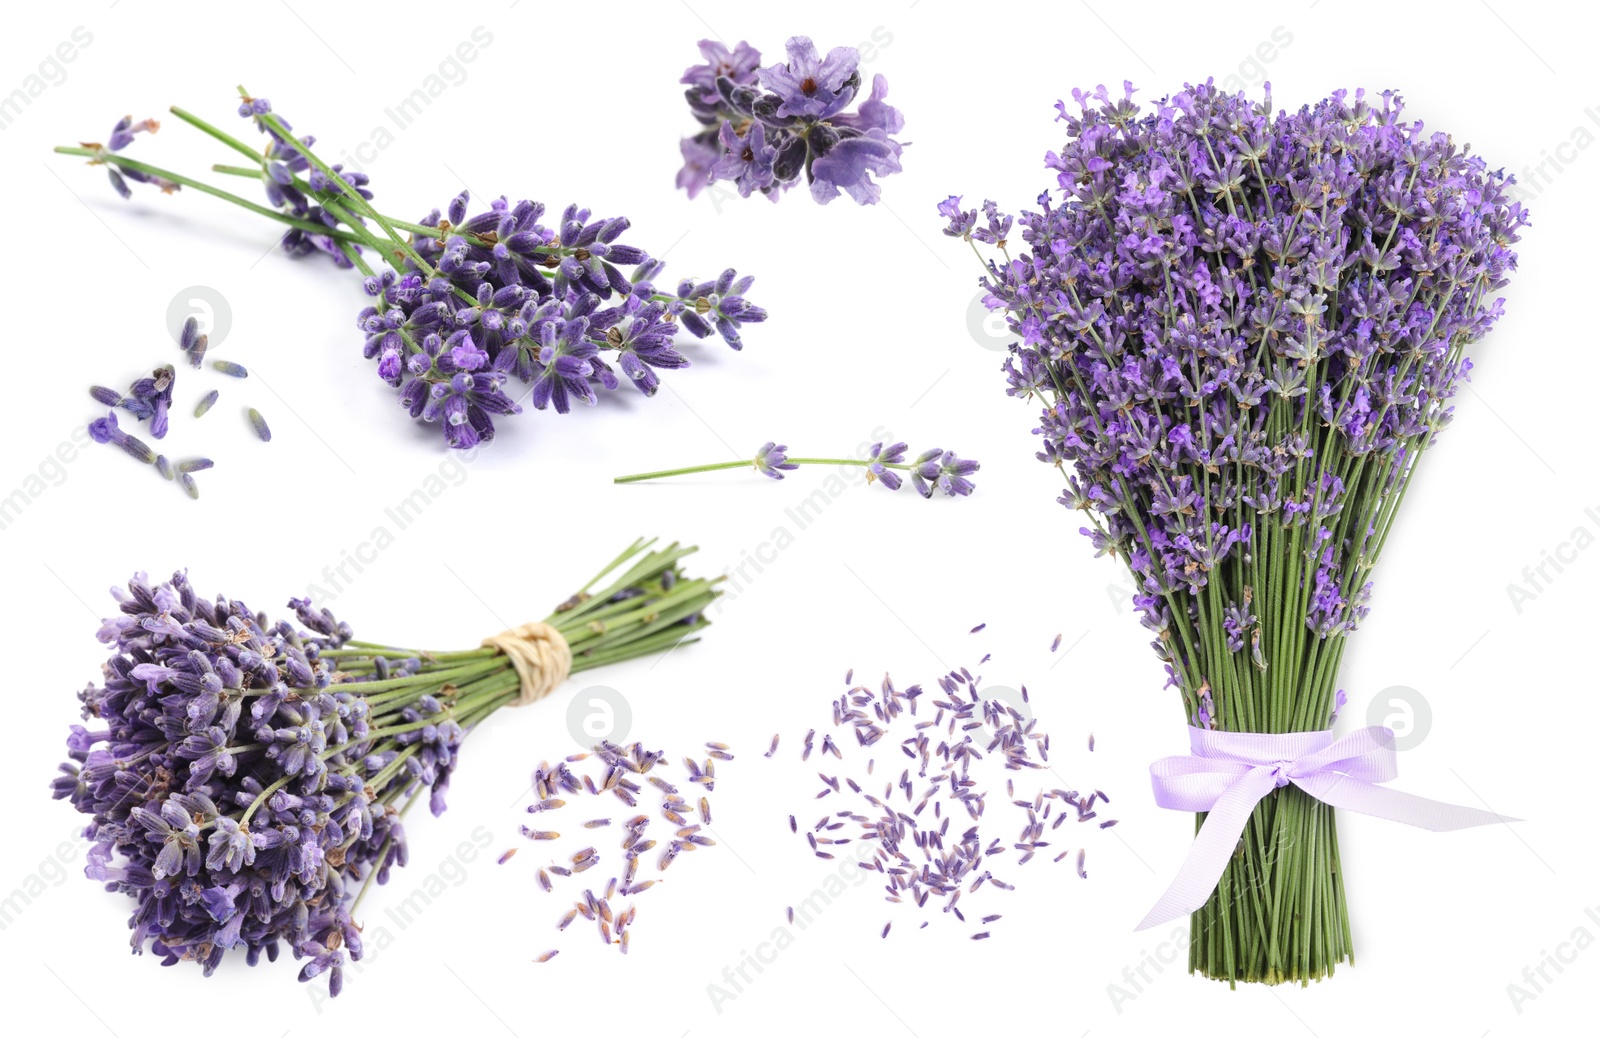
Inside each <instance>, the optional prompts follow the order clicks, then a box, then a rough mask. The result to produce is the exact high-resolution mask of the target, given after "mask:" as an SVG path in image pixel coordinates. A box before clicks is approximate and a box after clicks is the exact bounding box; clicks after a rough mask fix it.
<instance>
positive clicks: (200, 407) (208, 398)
mask: <svg viewBox="0 0 1600 1038" xmlns="http://www.w3.org/2000/svg"><path fill="white" fill-rule="evenodd" d="M221 395H222V394H221V392H220V391H219V390H215V389H213V390H212V391H211V392H209V393H207V394H206V395H205V396H203V397H201V398H200V402H199V403H197V404H195V405H194V416H195V417H196V418H199V417H200V416H201V415H203V414H205V413H206V412H207V411H209V410H211V405H212V404H214V403H216V402H217V397H219V396H221Z"/></svg>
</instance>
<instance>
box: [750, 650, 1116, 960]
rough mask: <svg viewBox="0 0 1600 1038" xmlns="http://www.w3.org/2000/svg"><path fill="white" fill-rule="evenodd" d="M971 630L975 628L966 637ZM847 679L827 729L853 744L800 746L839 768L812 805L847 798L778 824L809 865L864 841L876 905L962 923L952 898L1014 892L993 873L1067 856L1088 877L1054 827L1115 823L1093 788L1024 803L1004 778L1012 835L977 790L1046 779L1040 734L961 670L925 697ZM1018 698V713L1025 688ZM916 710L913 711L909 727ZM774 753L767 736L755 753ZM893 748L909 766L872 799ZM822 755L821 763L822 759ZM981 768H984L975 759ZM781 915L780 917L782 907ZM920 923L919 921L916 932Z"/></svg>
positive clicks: (1058, 791) (989, 918)
mask: <svg viewBox="0 0 1600 1038" xmlns="http://www.w3.org/2000/svg"><path fill="white" fill-rule="evenodd" d="M981 629H982V626H981V625H980V626H979V627H978V628H975V629H974V633H976V632H977V631H978V630H981ZM988 658H989V657H987V656H985V657H984V660H985V661H987V660H988ZM854 673H855V672H854V671H853V670H852V671H850V672H849V673H847V674H846V675H845V684H846V685H849V686H850V687H849V689H848V691H846V692H845V693H844V694H843V695H841V696H840V697H839V698H838V699H836V700H834V701H833V725H834V727H835V728H847V729H849V732H850V735H851V736H853V740H852V739H851V738H845V737H841V738H840V739H837V740H836V739H835V738H834V736H833V735H832V734H829V733H824V734H823V736H822V741H821V744H820V745H818V743H817V740H816V735H817V733H816V731H815V730H814V729H813V730H812V731H808V732H807V733H806V735H805V739H804V742H803V745H802V747H801V750H800V759H801V760H810V758H811V755H812V753H813V752H816V753H817V755H818V758H819V760H822V761H823V762H824V763H825V764H833V763H834V761H838V762H841V763H840V764H838V765H834V767H832V768H830V769H829V771H832V772H834V774H830V773H829V772H828V771H822V772H818V773H817V777H818V778H819V779H820V780H821V783H822V786H821V789H820V790H819V791H818V793H817V795H816V799H818V800H826V801H828V803H829V804H830V805H834V804H837V803H838V801H839V800H841V799H849V800H854V801H856V802H855V803H852V804H851V805H850V806H847V807H843V808H841V809H838V810H834V811H831V812H828V813H826V814H824V815H822V816H821V817H820V818H818V819H817V820H816V821H815V822H814V823H812V824H811V825H810V826H809V827H807V828H803V829H802V828H801V826H800V825H799V823H798V822H797V820H796V818H795V816H794V815H790V816H789V819H788V825H789V829H790V831H791V832H793V833H795V834H797V835H803V836H804V837H805V840H806V843H807V844H808V845H809V846H810V849H811V852H812V853H813V854H814V855H815V856H816V857H818V858H823V859H828V860H832V859H833V858H834V856H835V852H839V853H844V852H843V849H842V845H846V844H850V843H852V842H855V843H858V844H860V843H865V844H867V845H868V846H867V847H858V848H855V849H854V850H855V855H854V856H855V857H856V858H857V859H858V862H857V864H858V865H859V867H860V868H863V869H866V870H868V871H876V872H879V873H881V874H882V876H883V879H884V891H885V897H884V900H886V901H889V902H891V903H893V904H906V903H910V904H913V905H915V906H916V907H917V908H919V909H920V908H926V907H927V906H928V904H929V903H930V901H932V902H933V903H935V904H936V905H938V906H939V907H940V908H941V909H942V910H943V912H944V913H946V914H949V915H951V916H953V917H954V918H955V919H957V920H959V921H960V922H961V923H963V924H965V923H966V922H967V917H966V915H965V914H964V913H963V911H962V908H961V905H960V901H961V899H962V896H963V895H967V896H968V905H969V907H970V904H971V901H972V900H975V899H979V898H985V897H988V896H989V895H984V894H979V893H978V891H979V889H980V888H984V887H987V888H988V889H989V890H992V891H994V890H998V891H1011V890H1014V889H1015V887H1014V886H1013V885H1012V883H1010V882H1008V881H1007V879H1006V878H1003V877H1007V876H1009V877H1011V878H1012V879H1015V878H1016V870H1017V869H1019V868H1020V867H1021V866H1023V865H1025V864H1027V863H1028V862H1029V861H1032V860H1033V858H1034V857H1035V856H1036V855H1041V854H1050V855H1052V860H1053V861H1056V862H1061V861H1064V860H1066V859H1068V858H1069V857H1072V858H1073V859H1074V866H1075V868H1076V871H1077V874H1078V876H1079V877H1080V878H1083V879H1087V878H1088V872H1087V870H1086V868H1085V859H1086V857H1087V853H1086V850H1085V848H1083V847H1082V846H1079V847H1078V848H1077V850H1076V854H1074V852H1073V850H1072V849H1071V848H1068V847H1066V845H1065V842H1064V837H1065V834H1061V833H1059V832H1058V831H1059V830H1060V829H1061V827H1062V824H1063V823H1065V822H1067V821H1069V820H1070V821H1072V822H1073V823H1074V824H1075V825H1076V824H1079V823H1091V824H1094V825H1095V826H1096V827H1097V828H1099V829H1106V828H1110V827H1111V826H1113V825H1116V820H1115V819H1109V818H1104V817H1102V816H1101V814H1100V812H1099V811H1098V810H1097V807H1098V806H1099V805H1103V804H1109V803H1110V802H1111V799H1110V798H1109V797H1107V796H1106V795H1105V794H1104V793H1102V792H1101V791H1100V790H1098V789H1096V790H1094V791H1092V792H1090V793H1088V794H1080V793H1079V792H1078V791H1077V790H1073V789H1065V788H1060V787H1051V786H1048V785H1046V784H1043V783H1041V785H1040V786H1039V788H1038V789H1036V790H1035V791H1034V792H1033V794H1032V795H1031V796H1028V795H1025V794H1024V795H1019V794H1018V791H1017V785H1018V783H1017V781H1016V780H1015V779H1013V778H1011V777H1007V778H1006V779H1005V799H1006V800H1007V801H1009V802H1010V807H1011V808H1013V809H1014V810H1015V812H1016V813H1019V814H1020V815H1021V819H1020V822H1021V828H1020V831H1019V830H1017V829H1014V828H1012V827H1011V824H1008V823H1007V822H1004V821H1002V820H1001V819H1000V818H998V817H997V815H999V814H1000V812H998V811H995V810H993V808H992V804H993V801H992V800H991V798H990V793H989V790H988V789H987V788H984V787H983V786H981V785H980V782H981V781H983V780H986V779H988V778H989V776H988V775H984V774H981V773H982V772H985V771H994V773H995V775H994V777H995V778H996V779H997V778H998V776H999V774H1000V770H999V769H1002V768H1003V769H1004V770H1005V771H1045V770H1048V771H1049V772H1050V773H1051V774H1055V771H1054V768H1052V767H1051V765H1050V756H1049V754H1050V736H1049V735H1047V734H1044V733H1043V732H1039V731H1037V730H1036V725H1037V722H1036V721H1034V720H1032V719H1031V718H1028V717H1026V716H1025V715H1024V713H1023V711H1022V710H1019V709H1018V708H1017V707H1016V706H1013V705H1011V704H1010V703H1007V702H1005V701H1003V700H1002V699H1000V698H991V697H986V696H985V695H984V694H983V693H982V692H980V691H979V687H978V686H979V682H980V680H981V678H980V677H974V676H973V675H972V673H971V672H969V671H968V670H967V669H966V668H965V667H963V668H961V669H960V670H959V671H955V672H952V673H950V674H947V675H945V676H944V677H941V678H940V679H939V682H938V685H939V693H938V694H937V695H934V696H929V695H927V693H926V692H925V691H924V689H923V688H922V686H920V685H912V686H911V687H909V688H906V689H904V690H901V689H897V688H896V687H895V686H894V682H893V681H892V680H891V679H890V678H889V677H888V676H887V675H885V676H884V679H883V683H882V685H881V686H880V688H879V691H878V692H877V693H876V694H874V693H873V692H871V691H870V690H868V689H867V688H866V687H864V686H862V685H856V684H852V683H851V679H852V678H853V677H854ZM1020 698H1021V703H1022V706H1023V707H1024V709H1025V708H1026V705H1027V702H1028V690H1027V687H1026V686H1023V687H1022V689H1021V693H1020ZM919 702H920V703H922V705H923V707H924V709H923V713H922V719H920V720H918V719H917V717H918V713H917V710H918V704H919ZM929 706H931V707H932V708H933V715H932V716H931V717H929V716H928V711H927V707H929ZM902 718H904V719H905V720H902ZM897 722H899V726H900V727H899V731H900V732H905V731H906V730H907V723H908V722H909V728H910V734H908V735H905V736H904V737H903V738H900V739H898V740H896V739H894V738H893V734H898V733H896V732H895V728H896V723H897ZM852 741H853V742H854V747H853V748H852V750H851V759H850V760H848V761H846V759H845V753H844V750H843V748H842V747H841V743H843V744H846V745H848V744H849V743H851V742H852ZM777 746H778V736H776V735H774V736H773V738H772V748H771V749H770V750H769V751H768V752H767V754H766V756H771V755H772V754H773V753H774V752H775V751H776V750H777ZM1091 748H1092V747H1091ZM896 749H898V751H899V754H901V755H904V756H905V757H907V758H909V759H910V761H911V763H910V765H909V766H904V767H902V770H901V771H900V774H899V775H898V777H895V776H893V775H892V772H891V774H890V776H889V777H888V778H887V779H886V781H884V783H883V789H882V792H881V794H879V793H877V792H875V790H876V782H877V779H876V778H874V777H873V776H874V771H875V768H876V759H877V757H878V756H884V757H886V758H892V759H893V760H894V761H898V760H899V757H898V756H897V755H896V754H895V750H896ZM829 756H831V757H832V758H833V761H829V760H827V758H828V757H829ZM985 760H987V761H988V762H989V763H988V764H984V763H982V762H984V761H985ZM892 766H893V765H891V767H892ZM840 771H844V772H847V773H845V774H840V773H839V772H840ZM1002 832H1004V833H1006V834H1007V835H1004V836H1003V835H1000V834H1001V833H1002ZM1013 833H1014V834H1015V835H1014V836H1013V835H1010V834H1013ZM1058 848H1060V849H1059V850H1058ZM1008 855H1012V856H1011V857H1007V856H1008ZM973 895H976V898H974V897H973ZM788 911H789V914H790V918H791V919H792V918H793V912H794V910H793V909H792V908H791V909H789V910H788ZM1000 918H1001V915H1000V913H999V912H994V911H985V912H984V913H983V914H982V915H981V917H980V921H979V922H978V923H977V924H976V925H975V926H973V929H974V930H975V931H976V932H974V933H973V934H971V939H972V940H975V941H977V940H985V939H987V938H988V937H989V936H990V929H989V926H990V924H991V923H995V922H997V921H999V920H1000ZM891 925H892V924H890V923H885V924H884V927H883V930H882V932H881V933H880V936H881V937H888V936H889V930H890V926H891ZM927 925H928V924H927V922H923V923H922V926H921V927H919V928H918V929H921V928H923V927H926V926H927Z"/></svg>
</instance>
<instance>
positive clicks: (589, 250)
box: [56, 87, 767, 449]
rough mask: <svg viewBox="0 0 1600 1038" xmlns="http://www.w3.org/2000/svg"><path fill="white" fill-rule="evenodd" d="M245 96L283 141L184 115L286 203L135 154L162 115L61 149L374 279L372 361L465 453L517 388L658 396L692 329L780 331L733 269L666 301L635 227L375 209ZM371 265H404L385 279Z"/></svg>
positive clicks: (532, 209) (561, 406)
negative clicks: (238, 212) (273, 227)
mask: <svg viewBox="0 0 1600 1038" xmlns="http://www.w3.org/2000/svg"><path fill="white" fill-rule="evenodd" d="M239 93H240V95H241V96H242V97H243V101H242V102H241V103H240V105H239V115H240V116H241V117H243V118H245V119H248V120H249V121H250V122H251V123H252V124H253V125H254V126H255V128H256V129H257V130H258V131H260V132H261V133H262V134H264V135H265V136H266V137H267V142H268V143H267V147H266V148H265V150H264V151H263V150H261V149H257V148H254V147H251V146H250V145H248V144H246V143H244V142H243V141H241V140H239V139H238V138H236V137H234V136H233V135H232V134H229V133H227V132H226V131H224V130H222V129H220V128H219V127H217V126H214V125H212V124H211V123H209V122H206V121H205V120H204V119H201V118H200V117H199V116H196V115H194V114H192V113H190V112H187V111H185V110H183V109H182V108H177V107H174V108H172V110H171V111H172V114H173V115H174V116H176V117H177V118H179V119H181V120H182V121H184V122H186V123H188V124H189V125H191V126H193V127H195V128H196V129H198V130H200V131H202V132H204V133H206V134H207V135H209V136H210V137H212V138H214V139H215V140H217V141H219V142H221V143H222V144H224V145H226V146H227V147H229V148H231V149H233V150H234V151H235V152H237V153H238V154H240V155H242V156H244V158H245V159H246V160H248V162H249V165H245V166H229V165H221V164H219V165H216V166H213V167H212V169H213V171H215V172H217V173H221V174H225V175H232V176H239V177H245V178H249V179H253V180H258V181H260V182H261V184H262V186H263V188H264V190H265V192H266V196H267V200H268V202H270V203H271V205H270V207H269V206H263V205H260V204H258V203H255V202H251V201H249V200H247V199H244V198H241V197H239V196H238V195H235V194H232V193H231V192H228V191H225V190H223V189H222V188H219V187H217V186H215V185H212V184H208V183H204V182H202V181H199V180H195V179H193V178H190V177H186V176H183V175H181V174H178V173H174V172H172V171H170V170H166V169H162V168H160V167H157V166H153V165H150V164H149V163H145V162H141V161H139V160H137V159H133V158H130V157H128V156H127V155H125V154H123V151H124V149H125V148H127V147H128V145H130V144H131V143H133V141H134V140H135V139H136V135H137V134H140V133H147V132H154V131H155V130H157V129H158V125H159V124H157V123H156V122H155V120H153V119H146V120H143V121H141V122H138V123H135V122H134V121H133V120H132V119H131V118H124V119H122V120H120V121H119V122H118V123H117V124H116V125H115V126H114V127H113V128H112V132H111V137H110V138H109V140H108V142H107V143H104V144H100V143H85V144H81V145H79V146H76V147H59V148H57V149H56V151H57V152H58V153H60V154H63V155H80V156H84V157H86V158H88V159H89V162H90V164H91V165H103V166H105V167H106V168H107V171H108V173H109V175H110V178H111V183H112V186H113V187H115V189H116V190H117V192H118V193H119V194H121V195H122V196H123V197H125V198H126V197H129V196H130V195H131V189H130V188H129V186H128V182H129V181H133V182H135V183H141V184H150V185H153V186H155V187H158V188H160V189H161V190H162V191H163V192H166V193H168V194H170V193H173V192H175V191H178V190H180V189H182V188H185V187H187V188H190V189H193V190H196V191H201V192H203V193H205V194H208V195H211V196H213V197H215V198H220V199H222V200H223V201H226V202H231V203H233V204H234V205H237V206H240V207H242V208H244V209H247V210H249V211H251V212H253V213H256V214H258V215H261V216H264V217H266V218H268V219H270V220H273V221H275V222H277V223H279V224H281V225H284V226H285V227H286V228H287V229H286V230H285V231H284V235H283V241H282V244H283V248H284V249H285V250H287V251H288V252H289V253H290V254H292V255H295V256H308V255H323V256H327V257H328V258H330V259H331V260H332V261H333V262H334V263H335V264H336V265H337V266H341V267H353V268H355V269H356V270H359V271H360V272H361V273H362V274H363V275H365V277H366V281H365V285H366V291H367V294H368V295H370V296H373V297H375V298H376V299H377V302H376V303H375V304H374V305H371V306H368V307H366V308H364V309H363V310H362V311H361V312H360V313H359V314H358V315H357V317H356V323H357V325H358V327H360V329H361V331H362V333H363V335H364V336H365V341H364V346H363V354H364V356H366V357H367V358H368V359H369V360H375V361H377V373H378V377H379V378H381V379H383V380H384V381H385V382H387V383H388V384H389V385H391V386H393V387H394V388H396V389H398V390H399V391H400V401H399V402H400V404H401V406H402V407H404V408H405V409H406V410H407V411H408V412H409V413H410V415H411V417H413V418H420V419H422V420H423V421H424V422H429V423H434V422H436V423H438V424H439V425H440V427H441V428H442V429H443V431H444V435H445V439H446V441H447V442H448V443H449V445H450V446H451V447H457V448H462V449H465V448H469V447H474V446H476V445H477V444H479V443H484V442H487V441H489V440H491V439H493V437H494V431H495V430H494V418H495V417H496V416H502V415H508V414H517V413H520V412H521V410H522V407H521V404H520V403H519V402H518V401H517V400H514V399H512V397H511V396H510V395H508V394H507V393H506V391H505V386H506V383H507V381H508V380H509V379H511V378H513V377H515V378H516V379H517V380H519V381H521V382H522V383H524V384H527V385H528V386H529V387H530V389H529V391H528V393H527V394H525V396H530V397H531V398H532V400H533V406H534V407H536V408H538V409H540V410H544V409H546V408H548V407H552V406H553V407H554V408H555V410H556V412H557V413H559V414H565V413H567V411H568V410H570V408H571V405H572V403H573V401H575V400H579V401H582V402H584V403H587V404H594V403H595V402H596V401H597V400H598V392H599V391H607V392H609V391H612V390H615V389H617V388H618V386H619V385H620V384H621V382H622V379H621V378H619V377H618V374H617V370H616V368H620V369H621V373H622V375H623V376H624V377H625V378H626V379H627V381H629V382H631V383H632V384H633V385H634V386H635V388H637V389H638V390H639V391H640V392H642V393H644V394H645V395H646V396H653V395H654V394H655V392H656V389H657V388H658V386H659V385H660V377H659V375H658V374H657V372H658V371H659V370H662V369H672V368H684V367H688V366H689V361H688V359H687V358H686V357H685V356H684V355H683V354H682V353H681V352H679V350H678V349H677V346H676V340H677V336H678V334H679V329H680V328H681V329H682V330H684V331H687V332H688V333H689V334H691V335H693V336H695V337H697V338H702V339H703V338H706V337H707V336H709V335H711V334H712V332H713V331H715V332H716V333H717V334H718V335H720V336H721V337H722V339H723V340H724V341H725V342H726V343H727V344H728V345H729V346H731V347H733V348H734V349H736V350H737V349H739V348H741V346H742V342H741V339H740V336H739V328H740V327H741V326H742V325H744V324H753V323H756V322H759V321H764V320H766V317H767V314H766V311H765V310H763V309H761V308H760V307H758V306H756V305H754V304H752V303H750V302H749V301H748V300H746V299H745V297H744V293H745V292H746V290H748V289H749V287H750V284H751V282H752V281H753V280H754V279H753V278H750V277H744V278H740V277H739V276H738V274H737V273H736V272H735V271H733V270H732V269H729V270H726V271H724V272H723V273H722V274H721V276H719V277H716V278H710V279H705V280H701V279H697V278H686V279H684V280H682V281H680V282H679V283H678V284H677V286H676V290H675V291H671V292H668V291H659V290H657V288H656V286H655V284H654V279H655V278H656V277H657V276H658V275H659V274H660V273H661V270H662V266H663V264H662V262H661V261H660V260H657V259H652V258H651V257H650V255H649V254H648V253H647V252H646V251H645V250H644V249H641V248H639V247H637V246H634V245H628V244H624V243H623V242H621V241H620V240H619V239H620V237H621V236H622V235H623V233H624V232H626V231H627V229H628V226H629V225H628V220H627V218H626V217H613V218H609V219H600V218H595V217H594V216H593V215H592V214H591V213H590V212H589V210H587V209H581V208H579V207H578V206H575V205H572V206H568V207H567V208H566V209H565V210H564V211H563V212H562V213H561V215H560V217H559V219H557V220H555V221H553V223H552V224H550V225H546V224H545V223H543V222H541V221H542V220H543V218H544V214H545V208H544V206H543V205H542V204H541V203H539V202H532V201H526V200H525V201H520V202H515V203H513V202H509V201H507V200H506V198H505V197H504V196H502V197H500V198H498V199H496V200H494V201H493V202H492V203H491V204H490V206H489V208H488V209H487V210H485V211H483V212H481V213H478V214H477V215H475V216H471V217H468V216H467V204H468V201H469V199H468V196H467V193H466V192H465V191H463V192H462V193H461V194H460V195H459V196H457V197H456V198H455V200H454V201H452V202H451V203H450V205H449V206H448V207H447V209H446V211H445V212H444V213H443V214H441V213H440V211H439V210H437V209H435V210H433V211H432V212H430V213H429V214H428V215H426V216H424V217H423V218H422V219H421V220H420V221H417V222H411V221H407V220H398V219H395V218H393V217H390V216H385V215H384V214H382V213H380V212H379V211H378V210H377V209H376V208H374V207H373V205H372V198H373V193H372V191H371V189H370V188H369V186H368V178H367V175H366V174H365V173H360V172H356V171H352V170H345V169H344V168H343V167H342V166H341V165H339V164H335V165H332V166H330V165H328V164H327V163H326V162H324V161H323V160H322V159H321V158H320V157H318V155H317V153H316V152H315V151H313V150H312V146H313V145H314V144H315V143H316V138H314V137H310V136H306V137H296V136H295V135H294V133H293V131H292V129H291V128H290V125H289V123H288V121H287V120H285V119H284V118H283V117H281V116H279V115H277V114H275V113H274V112H273V110H272V105H271V103H270V102H268V101H267V100H266V99H265V98H259V97H251V96H249V95H248V94H247V93H246V92H245V91H244V88H242V87H241V88H240V90H239ZM368 256H376V257H377V258H378V259H379V260H380V261H381V262H382V263H384V264H386V265H387V267H388V268H389V269H386V270H383V271H382V273H378V272H377V271H376V270H375V269H374V268H373V266H372V265H371V264H370V263H368V261H367V257H368ZM624 267H629V268H632V272H631V273H624V272H623V270H622V268H624ZM202 348H203V345H202ZM608 357H609V358H610V362H608V361H607V358H608ZM612 364H615V365H616V368H613V366H612Z"/></svg>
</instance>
